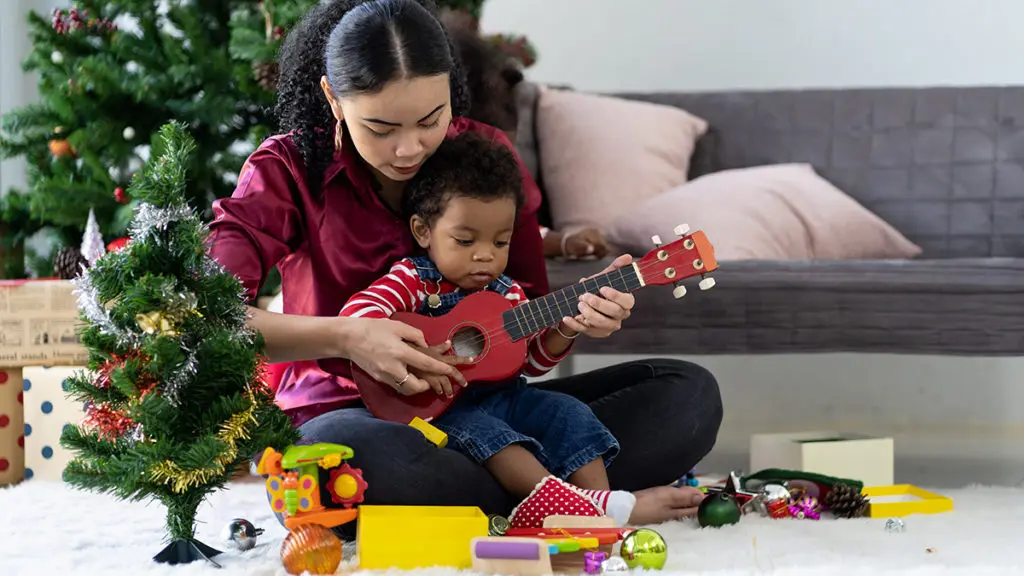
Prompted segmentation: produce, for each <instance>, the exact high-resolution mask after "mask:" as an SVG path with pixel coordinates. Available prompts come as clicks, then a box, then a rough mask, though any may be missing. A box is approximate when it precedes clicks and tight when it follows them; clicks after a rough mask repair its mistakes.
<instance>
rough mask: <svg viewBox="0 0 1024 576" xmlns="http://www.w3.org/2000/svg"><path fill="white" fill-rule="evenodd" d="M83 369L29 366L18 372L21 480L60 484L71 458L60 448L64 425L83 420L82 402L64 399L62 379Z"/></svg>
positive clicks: (68, 453)
mask: <svg viewBox="0 0 1024 576" xmlns="http://www.w3.org/2000/svg"><path fill="white" fill-rule="evenodd" d="M84 370H85V368H83V367H73V366H56V367H41V366H31V367H26V368H23V369H22V376H23V380H24V382H23V384H22V389H23V394H24V401H25V406H24V408H25V480H30V479H37V480H47V481H61V478H62V475H63V473H64V467H65V466H67V463H68V462H69V461H70V460H71V459H72V458H73V457H74V454H72V453H71V452H70V451H68V450H67V449H65V448H63V447H62V446H61V445H60V435H61V433H62V432H63V431H64V428H65V427H66V426H77V425H78V424H80V423H81V422H82V419H83V418H84V417H85V412H84V410H83V404H82V402H77V401H75V400H72V399H71V398H69V397H68V396H67V393H66V392H67V391H66V387H65V385H64V380H65V379H66V378H69V377H71V376H74V375H75V374H76V373H80V372H82V371H84Z"/></svg>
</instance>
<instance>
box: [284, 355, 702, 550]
mask: <svg viewBox="0 0 1024 576" xmlns="http://www.w3.org/2000/svg"><path fill="white" fill-rule="evenodd" d="M535 385H536V386H542V387H547V388H552V389H554V390H558V391H560V392H565V393H567V394H570V395H572V396H575V397H577V398H579V399H580V400H583V401H584V402H586V403H588V404H589V405H590V407H591V409H593V411H594V413H595V414H596V415H597V417H598V418H600V419H601V421H602V422H604V424H605V425H606V426H607V427H608V428H609V430H611V432H612V434H614V435H615V437H616V438H617V439H618V440H619V443H620V444H621V445H622V451H621V453H620V454H619V456H618V457H617V458H616V460H615V461H614V462H613V463H612V464H611V465H610V466H609V467H608V478H609V480H610V482H611V487H612V489H613V490H629V491H633V490H640V489H643V488H650V487H653V486H659V485H666V484H670V483H671V482H673V481H674V480H676V479H678V478H679V477H680V476H682V475H683V474H685V473H686V472H687V471H689V470H690V469H691V468H693V467H694V466H695V465H696V464H697V462H699V461H700V460H701V459H702V458H704V456H706V455H707V454H708V452H710V451H711V448H712V447H713V446H714V445H715V439H716V437H717V436H718V427H719V425H720V424H721V422H722V398H721V395H720V394H719V390H718V383H717V382H716V381H715V378H714V376H712V374H711V373H710V372H709V371H708V370H706V369H704V368H703V367H701V366H698V365H696V364H693V363H690V362H682V361H678V360H667V359H651V360H638V361H635V362H626V363H623V364H618V365H615V366H610V367H608V368H603V369H600V370H594V371H592V372H586V373H583V374H576V375H573V376H569V377H566V378H558V379H552V380H547V381H543V382H539V383H536V384H535ZM299 430H300V432H301V434H302V437H303V439H304V440H307V441H312V442H333V443H337V444H344V445H346V446H349V447H351V448H352V449H353V450H354V452H355V456H354V457H353V458H352V460H350V463H351V464H352V466H354V467H356V468H361V469H362V471H363V476H364V478H365V479H366V481H367V483H368V484H369V488H368V489H367V491H366V500H365V502H364V503H366V504H391V505H412V506H430V505H433V506H479V507H480V508H481V509H482V510H483V511H484V512H485V513H487V514H491V513H496V514H503V515H507V514H508V513H509V512H511V510H512V508H513V507H514V506H515V505H516V504H518V501H515V500H514V499H513V498H512V497H511V496H510V495H509V494H508V493H506V492H505V490H504V489H503V488H502V487H501V486H500V485H499V484H498V482H497V481H496V480H495V479H494V478H493V477H492V476H491V475H490V473H489V472H488V471H487V470H486V469H484V468H483V467H482V466H480V465H478V464H476V463H475V462H473V461H471V460H469V459H468V458H466V457H465V456H463V455H462V454H459V453H458V452H456V451H454V450H447V449H438V448H437V447H436V446H434V445H433V444H431V443H430V442H428V441H427V440H426V438H424V437H423V435H422V434H421V433H420V432H419V431H418V430H416V429H415V428H412V427H410V426H407V425H404V424H397V423H393V422H387V421H384V420H379V419H377V418H374V417H373V416H372V415H371V414H370V413H369V412H368V411H367V410H366V409H365V408H361V407H358V408H343V409H340V410H335V411H334V412H329V413H327V414H322V415H320V416H318V417H316V418H314V419H312V420H310V421H309V422H306V423H305V424H303V425H302V426H301V428H300V429H299ZM326 478H327V476H326V472H325V473H324V474H323V480H326ZM324 496H325V497H324V498H322V499H321V501H323V502H327V503H329V502H330V501H331V499H330V497H329V496H327V495H326V494H325V495H324ZM354 529H355V523H351V524H348V525H345V526H342V527H341V530H340V532H341V533H342V535H343V536H346V537H348V538H352V537H353V536H354Z"/></svg>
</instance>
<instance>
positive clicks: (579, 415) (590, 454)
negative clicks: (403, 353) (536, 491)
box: [432, 378, 620, 480]
mask: <svg viewBox="0 0 1024 576" xmlns="http://www.w3.org/2000/svg"><path fill="white" fill-rule="evenodd" d="M432 424H434V425H435V426H437V427H438V428H439V429H441V430H442V431H444V432H445V433H446V434H448V447H449V448H452V449H454V450H457V451H459V452H461V453H463V454H465V455H466V456H468V457H470V458H472V459H473V460H475V461H476V462H477V463H483V462H484V461H485V460H487V459H488V458H490V457H491V456H493V455H494V454H496V453H497V452H498V451H500V450H502V449H503V448H505V447H506V446H509V445H511V444H521V445H522V446H524V447H525V448H526V449H527V450H529V451H531V452H532V453H533V454H534V456H536V457H537V460H539V461H540V463H541V464H542V465H543V466H544V468H546V469H547V471H548V472H550V473H551V474H553V475H555V476H557V477H559V478H561V479H562V480H565V479H567V478H568V477H569V476H570V475H571V474H572V473H573V472H575V471H577V470H579V469H580V468H582V467H583V465H584V464H587V463H588V462H590V461H592V460H595V459H597V457H598V456H602V457H604V464H605V466H608V465H609V464H611V463H612V461H613V460H614V459H615V457H616V456H617V455H618V453H619V449H620V447H619V442H618V441H617V440H616V439H615V437H614V436H612V434H611V432H609V431H608V429H607V428H605V426H604V424H602V423H601V421H600V420H598V419H597V416H595V415H594V413H593V411H591V409H590V407H589V406H587V405H586V404H585V403H583V402H581V401H580V400H577V399H576V398H573V397H572V396H569V395H568V394H563V393H561V392H553V391H550V390H544V389H542V388H536V387H533V386H530V385H528V384H527V383H526V379H525V378H519V379H518V380H517V381H515V382H512V383H510V384H506V385H493V386H488V385H486V384H485V385H480V386H479V387H477V388H474V387H473V386H472V385H470V387H469V388H468V389H466V390H464V391H463V392H462V393H460V394H459V397H458V398H456V399H455V402H454V403H452V405H451V406H449V408H448V410H447V411H445V413H444V414H442V415H441V416H439V417H437V419H435V420H434V421H433V422H432Z"/></svg>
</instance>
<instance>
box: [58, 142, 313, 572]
mask: <svg viewBox="0 0 1024 576" xmlns="http://www.w3.org/2000/svg"><path fill="white" fill-rule="evenodd" d="M160 134H161V138H162V144H163V146H162V149H163V153H162V155H161V156H159V157H158V158H155V159H152V160H151V161H150V162H148V163H147V165H146V166H145V167H144V169H143V172H142V174H141V175H140V176H137V177H136V178H135V179H133V182H132V187H131V194H132V197H134V198H136V199H138V200H139V205H138V209H137V211H136V213H135V216H134V219H133V221H132V224H131V232H130V241H129V243H128V244H127V246H125V247H124V248H123V249H121V250H119V251H116V252H108V253H107V254H105V255H104V256H103V257H101V258H100V259H99V260H98V261H97V262H96V264H95V265H94V266H93V267H91V268H88V269H87V270H86V271H84V272H83V273H82V274H81V275H80V276H79V277H78V278H77V279H76V280H75V284H76V291H77V295H78V305H79V311H80V313H81V317H82V320H83V321H84V323H85V327H84V329H83V331H82V342H83V344H84V345H85V346H86V347H87V348H88V350H89V356H90V359H89V368H90V373H81V374H78V375H77V376H76V377H74V378H72V379H70V380H69V381H68V383H67V385H68V387H69V388H68V390H69V393H70V394H71V395H72V396H73V397H74V398H75V399H76V400H78V401H82V402H85V403H86V406H87V408H86V417H85V420H84V421H83V423H82V424H81V425H80V426H78V427H68V428H66V429H65V431H64V433H63V435H62V437H61V444H62V445H63V446H65V447H66V448H68V449H70V450H72V451H73V452H75V453H76V457H75V459H74V460H72V461H71V462H70V463H69V464H68V465H67V467H66V468H65V470H64V479H65V481H67V482H69V483H71V484H73V485H76V486H78V487H81V488H85V489H89V490H94V491H99V492H106V493H110V494H113V495H115V496H116V497H118V498H122V499H130V500H143V499H156V500H159V501H160V502H161V503H162V504H163V505H164V506H165V507H166V509H167V531H168V533H169V536H170V540H171V542H170V544H169V545H167V547H166V548H164V549H163V550H162V551H161V552H160V553H159V554H157V555H156V557H155V558H154V559H155V560H157V561H158V562H166V563H171V564H177V563H184V562H191V561H193V560H197V559H199V558H206V559H209V558H210V557H211V556H214V555H216V554H218V553H219V552H218V551H217V550H214V549H212V548H210V547H209V546H206V545H205V544H203V543H201V542H198V541H197V540H195V539H194V532H195V524H196V512H197V509H198V507H199V505H200V504H201V503H202V502H203V500H204V499H205V498H206V497H207V496H208V495H209V494H210V493H212V492H214V491H216V490H219V489H221V488H222V487H223V486H224V485H225V484H226V482H227V481H228V479H229V478H230V477H231V476H232V475H234V474H236V473H238V472H239V471H242V470H244V469H246V468H248V465H249V462H250V459H251V458H252V457H253V456H254V455H256V454H258V453H260V452H262V451H263V449H264V448H265V447H267V446H271V447H274V448H275V449H277V450H282V449H284V447H285V446H287V445H288V444H290V443H292V442H294V441H295V440H296V439H297V433H296V431H295V430H294V428H293V427H292V425H291V423H290V421H289V420H288V418H287V417H286V416H285V414H284V413H283V412H282V411H281V410H280V409H278V408H277V407H276V405H275V404H274V403H273V398H272V394H271V393H270V391H269V390H268V389H267V388H266V387H265V384H264V382H263V377H264V374H263V368H264V366H265V360H264V359H263V357H262V355H261V352H262V346H263V340H262V337H261V336H260V335H259V334H258V333H255V332H253V331H252V330H250V329H249V328H248V327H247V326H246V306H245V302H244V297H243V293H244V292H243V289H242V286H241V283H240V282H239V281H238V279H237V278H236V277H235V276H233V275H231V274H230V273H228V272H226V271H225V270H224V269H223V268H222V267H221V266H220V265H219V264H218V263H217V262H215V261H214V260H213V259H212V258H211V257H210V256H209V255H208V253H207V251H206V238H207V229H206V227H205V226H204V224H203V223H202V222H201V221H200V219H199V217H198V216H197V215H196V214H195V213H194V212H193V210H192V209H191V208H190V207H189V206H188V204H187V203H186V199H185V189H186V172H187V170H186V168H187V166H188V165H189V161H190V159H191V156H192V154H193V153H194V151H195V142H194V141H193V140H192V138H191V137H190V136H189V135H188V133H187V132H186V131H185V128H184V126H183V125H182V124H179V123H171V124H168V125H165V126H164V127H163V128H162V129H161V131H160Z"/></svg>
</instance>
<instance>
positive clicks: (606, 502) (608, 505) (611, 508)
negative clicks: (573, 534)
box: [580, 490, 636, 526]
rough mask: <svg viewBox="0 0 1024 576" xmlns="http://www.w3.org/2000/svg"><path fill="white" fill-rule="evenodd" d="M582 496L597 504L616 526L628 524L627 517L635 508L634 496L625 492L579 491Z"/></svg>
mask: <svg viewBox="0 0 1024 576" xmlns="http://www.w3.org/2000/svg"><path fill="white" fill-rule="evenodd" d="M580 491H581V492H583V495H584V496H586V497H587V498H590V499H591V500H593V501H594V502H597V506H598V507H599V508H600V509H601V510H602V511H603V512H604V514H605V516H609V517H611V518H612V519H613V520H615V523H616V524H617V525H618V526H625V525H626V524H628V523H629V517H630V516H631V515H632V514H633V507H634V506H636V496H634V495H633V493H632V492H626V491H625V490H580Z"/></svg>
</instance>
